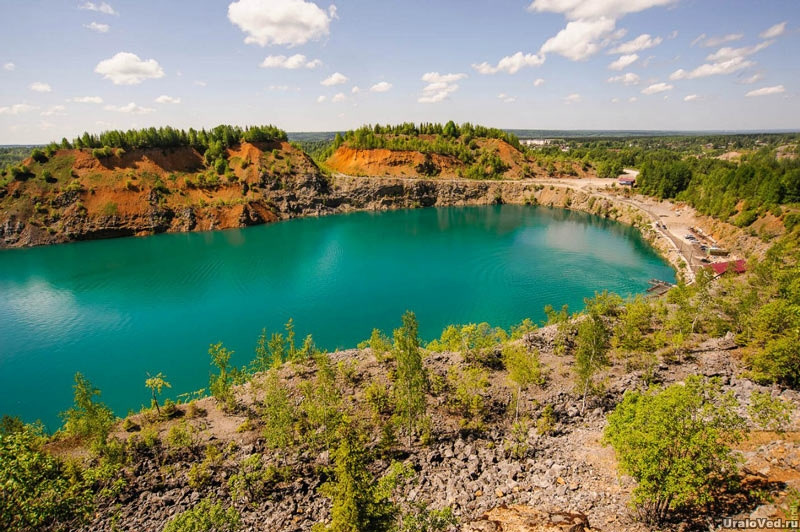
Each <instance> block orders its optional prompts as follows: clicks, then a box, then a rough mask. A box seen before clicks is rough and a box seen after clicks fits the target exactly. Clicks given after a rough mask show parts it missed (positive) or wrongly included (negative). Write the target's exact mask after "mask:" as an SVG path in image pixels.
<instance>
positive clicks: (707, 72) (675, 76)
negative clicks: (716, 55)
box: [669, 57, 755, 81]
mask: <svg viewBox="0 0 800 532" xmlns="http://www.w3.org/2000/svg"><path fill="white" fill-rule="evenodd" d="M753 65H755V63H754V62H752V61H747V60H745V59H744V58H743V57H734V58H733V59H729V60H727V61H720V62H719V63H706V64H703V65H700V66H699V67H697V68H695V69H694V70H691V71H688V72H687V71H686V70H684V69H682V68H680V69H678V70H676V71H675V72H673V73H672V74H670V76H669V79H671V80H673V81H675V80H679V79H695V78H705V77H708V76H722V75H726V74H733V73H734V72H738V71H740V70H743V69H745V68H749V67H751V66H753Z"/></svg>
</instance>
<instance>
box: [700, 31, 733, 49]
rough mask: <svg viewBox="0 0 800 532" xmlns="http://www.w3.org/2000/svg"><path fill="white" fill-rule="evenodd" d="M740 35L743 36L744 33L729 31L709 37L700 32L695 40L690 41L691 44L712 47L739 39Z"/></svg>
mask: <svg viewBox="0 0 800 532" xmlns="http://www.w3.org/2000/svg"><path fill="white" fill-rule="evenodd" d="M742 37H744V34H742V33H729V34H727V35H722V36H719V37H709V36H708V35H706V34H705V33H701V34H700V35H698V36H697V38H696V39H695V40H693V41H692V46H695V45H698V44H699V45H700V46H703V47H704V48H713V47H714V46H719V45H721V44H725V43H729V42H734V41H738V40H741V38H742Z"/></svg>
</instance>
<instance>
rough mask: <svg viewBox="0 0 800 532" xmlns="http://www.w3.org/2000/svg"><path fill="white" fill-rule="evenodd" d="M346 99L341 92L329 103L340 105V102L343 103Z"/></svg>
mask: <svg viewBox="0 0 800 532" xmlns="http://www.w3.org/2000/svg"><path fill="white" fill-rule="evenodd" d="M346 99H347V96H345V95H344V93H343V92H340V93H337V94H336V95H335V96H334V97H333V98H331V101H332V102H333V103H340V102H343V101H345V100H346Z"/></svg>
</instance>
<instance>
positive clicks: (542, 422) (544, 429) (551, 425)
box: [536, 405, 556, 436]
mask: <svg viewBox="0 0 800 532" xmlns="http://www.w3.org/2000/svg"><path fill="white" fill-rule="evenodd" d="M555 427H556V411H555V408H553V405H547V406H545V407H544V408H543V409H542V413H541V414H539V419H537V420H536V433H537V434H539V435H540V436H546V435H549V434H552V433H553V430H555Z"/></svg>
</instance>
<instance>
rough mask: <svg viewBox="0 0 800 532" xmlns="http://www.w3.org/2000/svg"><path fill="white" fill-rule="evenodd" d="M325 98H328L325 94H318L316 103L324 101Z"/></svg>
mask: <svg viewBox="0 0 800 532" xmlns="http://www.w3.org/2000/svg"><path fill="white" fill-rule="evenodd" d="M327 99H328V97H327V96H318V97H317V103H322V102H324V101H325V100H327Z"/></svg>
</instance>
